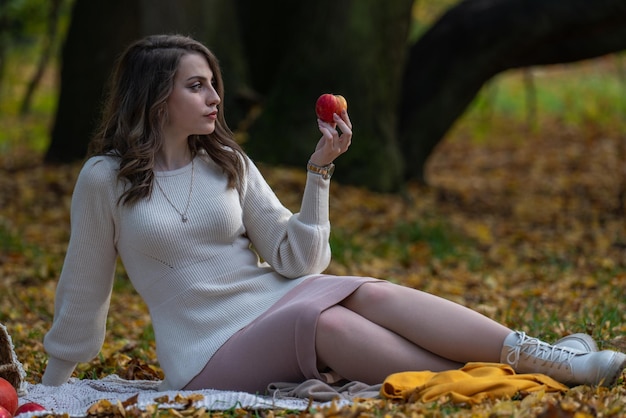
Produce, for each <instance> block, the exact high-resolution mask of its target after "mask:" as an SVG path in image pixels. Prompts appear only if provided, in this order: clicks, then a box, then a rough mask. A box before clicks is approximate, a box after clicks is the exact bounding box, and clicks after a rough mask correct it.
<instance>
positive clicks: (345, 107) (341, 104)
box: [335, 94, 348, 110]
mask: <svg viewBox="0 0 626 418" xmlns="http://www.w3.org/2000/svg"><path fill="white" fill-rule="evenodd" d="M335 97H336V98H337V101H338V102H339V109H341V110H348V101H347V100H346V98H345V97H343V96H342V95H341V94H336V95H335Z"/></svg>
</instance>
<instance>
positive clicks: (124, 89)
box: [89, 35, 247, 204]
mask: <svg viewBox="0 0 626 418" xmlns="http://www.w3.org/2000/svg"><path fill="white" fill-rule="evenodd" d="M190 53H195V54H200V55H202V56H204V57H205V58H206V60H207V62H208V64H209V67H210V68H211V71H212V72H213V77H214V79H215V80H214V81H215V83H216V86H215V88H216V90H217V93H218V95H219V96H220V98H222V102H221V103H220V105H219V107H220V109H219V112H218V117H217V121H216V125H215V131H214V132H213V133H211V134H210V135H191V136H190V137H189V138H188V143H189V149H190V150H191V153H192V157H195V156H196V155H198V153H199V152H201V151H202V150H204V151H205V152H206V153H207V154H208V155H209V156H210V157H211V159H213V160H214V161H215V162H216V163H217V164H218V165H219V166H220V167H221V168H222V170H223V171H224V173H225V174H226V175H227V176H228V181H229V187H233V188H237V189H240V186H241V182H242V176H243V169H244V168H245V165H246V161H247V159H246V158H245V155H244V151H243V149H242V148H241V146H240V145H239V144H237V142H236V141H235V140H234V137H233V133H232V131H231V130H230V129H229V128H228V125H227V124H226V120H225V119H224V110H223V107H222V106H223V103H224V102H223V98H224V83H223V80H222V74H221V72H220V68H219V62H218V60H217V58H216V57H215V55H213V53H212V52H211V51H210V50H209V49H208V48H207V47H206V46H204V45H203V44H201V43H200V42H198V41H196V40H194V39H192V38H190V37H188V36H183V35H152V36H148V37H145V38H143V39H140V40H138V41H136V42H134V43H132V44H131V45H130V46H128V48H127V49H126V50H125V51H124V53H123V54H122V55H121V56H120V57H119V59H118V60H117V63H116V66H115V68H114V70H113V73H112V75H111V79H110V80H109V85H108V93H107V96H106V101H105V103H104V108H103V112H102V119H101V122H100V125H99V127H98V129H97V131H96V134H95V135H94V137H93V138H92V140H91V142H90V145H89V155H90V156H94V155H115V156H117V157H119V160H120V163H119V171H118V179H119V180H126V181H127V182H128V183H127V184H128V187H126V188H125V191H124V193H123V194H122V195H121V196H120V198H119V202H120V203H122V204H131V203H134V202H137V201H138V200H140V199H143V198H147V197H150V195H151V193H152V187H153V181H154V172H153V168H154V163H155V155H156V153H157V151H159V150H160V149H161V147H162V146H163V135H162V128H163V124H164V122H165V120H166V116H167V107H166V103H165V101H166V100H167V98H168V97H169V95H170V93H171V92H172V88H173V84H174V76H175V74H176V71H177V69H178V65H179V62H180V59H181V57H182V56H183V55H185V54H190Z"/></svg>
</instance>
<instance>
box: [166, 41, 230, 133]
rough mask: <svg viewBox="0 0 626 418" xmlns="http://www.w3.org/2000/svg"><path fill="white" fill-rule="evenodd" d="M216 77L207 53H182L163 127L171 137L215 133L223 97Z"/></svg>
mask: <svg viewBox="0 0 626 418" xmlns="http://www.w3.org/2000/svg"><path fill="white" fill-rule="evenodd" d="M214 81H215V80H214V79H213V71H211V68H210V67H209V64H208V62H207V60H206V58H204V56H202V55H200V54H196V53H190V54H186V55H183V56H182V57H181V59H180V63H179V65H178V70H177V71H176V75H175V77H174V86H173V89H172V93H171V94H170V96H169V97H168V98H167V100H166V105H167V114H168V118H167V120H166V122H165V126H164V130H163V131H164V135H165V138H166V139H167V140H169V139H174V140H183V139H184V140H185V141H186V140H187V138H188V137H189V136H190V135H208V134H210V133H213V131H214V130H215V123H216V120H217V105H218V104H219V103H220V100H221V99H220V97H219V96H218V94H217V91H216V90H215V86H214Z"/></svg>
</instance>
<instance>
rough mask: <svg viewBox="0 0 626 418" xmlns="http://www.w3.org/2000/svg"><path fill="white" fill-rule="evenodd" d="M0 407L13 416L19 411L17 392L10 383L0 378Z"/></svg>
mask: <svg viewBox="0 0 626 418" xmlns="http://www.w3.org/2000/svg"><path fill="white" fill-rule="evenodd" d="M0 406H2V407H3V408H4V409H6V410H7V411H8V412H9V414H11V415H13V414H14V413H15V410H16V409H17V391H16V390H15V388H14V387H13V385H11V384H10V383H9V382H7V381H6V380H5V379H3V378H1V377H0Z"/></svg>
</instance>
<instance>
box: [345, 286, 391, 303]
mask: <svg viewBox="0 0 626 418" xmlns="http://www.w3.org/2000/svg"><path fill="white" fill-rule="evenodd" d="M395 286H396V285H394V284H392V283H388V282H376V283H365V284H363V285H361V286H360V287H359V288H358V289H357V290H356V291H354V293H352V295H350V296H349V297H348V298H346V299H345V301H344V305H345V306H346V307H350V306H354V305H353V304H358V305H359V306H377V305H379V304H380V303H382V302H385V301H389V300H391V299H393V297H394V296H393V295H394V293H395V291H396V289H395Z"/></svg>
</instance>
